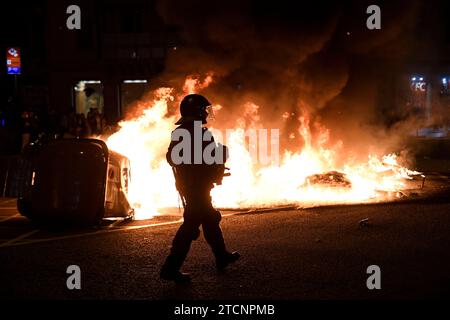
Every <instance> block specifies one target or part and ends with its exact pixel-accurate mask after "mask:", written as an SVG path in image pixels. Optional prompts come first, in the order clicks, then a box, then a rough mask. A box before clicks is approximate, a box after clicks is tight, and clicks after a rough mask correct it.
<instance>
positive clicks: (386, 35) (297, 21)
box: [156, 0, 423, 157]
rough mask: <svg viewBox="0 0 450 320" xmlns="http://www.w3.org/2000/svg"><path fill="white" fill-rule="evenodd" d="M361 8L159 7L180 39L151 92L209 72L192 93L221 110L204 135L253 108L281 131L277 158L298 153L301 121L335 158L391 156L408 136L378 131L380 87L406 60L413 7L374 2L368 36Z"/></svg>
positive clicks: (394, 129)
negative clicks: (326, 133) (210, 78)
mask: <svg viewBox="0 0 450 320" xmlns="http://www.w3.org/2000/svg"><path fill="white" fill-rule="evenodd" d="M370 4H373V3H372V2H368V1H357V2H351V1H350V2H349V1H342V2H337V1H320V0H319V1H312V2H303V1H302V2H298V3H296V2H294V1H290V2H286V3H284V2H280V1H272V2H270V3H268V2H267V3H266V2H265V1H242V0H240V1H220V2H219V1H218V2H214V1H200V0H194V1H174V0H172V1H170V0H168V1H160V2H159V3H158V4H157V9H158V11H159V13H160V15H161V16H162V17H163V19H164V20H165V22H166V23H168V24H170V25H174V26H177V27H178V28H179V29H180V30H181V36H182V40H183V45H182V46H179V47H177V48H176V50H175V48H174V50H172V51H171V52H170V54H169V57H168V60H167V64H166V69H165V71H164V73H163V74H162V75H161V76H160V78H159V79H158V81H156V84H157V85H164V86H174V87H175V88H181V87H182V84H183V82H184V80H185V78H186V76H187V75H199V76H202V75H203V76H204V75H205V74H207V73H208V72H211V71H212V72H213V73H214V78H215V81H214V83H213V84H212V85H210V86H209V87H208V88H206V89H205V90H204V91H202V93H203V94H205V95H206V96H207V97H208V98H209V99H210V100H211V101H212V102H213V103H214V104H220V105H222V106H223V109H222V110H221V111H220V112H219V113H218V114H217V119H216V122H215V123H214V127H217V128H227V127H233V126H235V125H236V123H235V121H236V119H237V118H239V117H242V116H243V114H244V106H245V104H246V103H247V102H253V103H254V104H256V105H258V106H259V116H260V122H261V124H262V126H263V127H265V128H280V129H281V134H282V147H283V148H284V149H288V150H297V151H299V150H301V147H302V145H303V144H304V141H303V139H302V137H301V136H299V135H298V128H299V125H300V118H301V117H302V116H303V117H304V116H308V118H309V120H310V122H309V123H310V125H311V129H312V133H313V134H315V133H316V132H315V129H317V128H319V127H320V128H323V127H326V128H328V129H329V130H330V137H331V140H332V141H331V143H336V142H337V141H338V140H342V141H343V146H344V150H343V152H344V153H345V154H348V155H358V154H360V155H363V156H364V157H366V156H367V154H368V153H369V152H375V153H384V152H387V151H391V150H389V149H392V148H396V147H398V145H399V142H400V140H401V139H398V137H402V136H405V132H406V131H408V130H409V129H410V128H409V126H408V125H405V123H406V122H403V124H396V125H394V126H388V125H387V124H386V123H387V122H386V121H385V120H386V119H385V117H384V116H385V114H384V111H382V110H384V109H389V108H392V107H393V106H392V105H390V104H389V103H385V102H383V101H384V100H383V94H384V93H383V92H382V91H380V88H383V83H386V82H388V83H389V81H390V80H389V79H391V78H392V77H394V76H395V72H403V66H404V62H405V61H407V60H408V59H409V58H411V52H413V51H414V49H415V47H414V44H415V41H414V40H415V39H414V32H415V30H417V24H418V23H419V22H420V20H419V19H418V15H419V13H420V10H421V9H422V7H423V4H422V3H420V2H419V1H396V2H394V1H384V2H378V4H379V5H380V7H381V8H382V29H381V30H376V31H371V30H368V29H367V28H366V19H367V17H368V15H367V14H366V8H367V7H368V6H369V5H370ZM387 87H388V86H387ZM388 91H389V90H388ZM176 103H177V101H175V102H174V106H173V108H174V110H176ZM383 108H384V109H383ZM223 110H226V112H224V111H223ZM380 110H381V111H380ZM174 112H175V111H174ZM314 124H320V126H318V125H314Z"/></svg>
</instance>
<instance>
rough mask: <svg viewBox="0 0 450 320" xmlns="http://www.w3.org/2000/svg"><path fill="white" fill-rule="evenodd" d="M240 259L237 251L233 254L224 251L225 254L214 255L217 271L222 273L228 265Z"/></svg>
mask: <svg viewBox="0 0 450 320" xmlns="http://www.w3.org/2000/svg"><path fill="white" fill-rule="evenodd" d="M240 257H241V255H240V254H239V252H237V251H234V252H228V251H225V253H222V254H220V255H216V267H217V270H219V271H223V270H224V269H225V268H226V267H227V266H228V265H229V264H231V263H233V262H236V261H237V260H239V258H240Z"/></svg>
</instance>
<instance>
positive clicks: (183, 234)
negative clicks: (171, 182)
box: [160, 94, 240, 282]
mask: <svg viewBox="0 0 450 320" xmlns="http://www.w3.org/2000/svg"><path fill="white" fill-rule="evenodd" d="M210 105H211V103H209V101H208V100H207V99H206V98H205V97H203V96H201V95H199V94H190V95H187V96H186V97H184V98H183V100H182V101H181V104H180V113H181V119H180V120H178V121H177V122H176V123H175V124H177V125H179V126H178V127H177V128H176V129H175V130H174V131H173V132H172V141H171V143H170V145H169V149H168V151H167V155H166V158H167V161H168V162H169V164H170V165H171V166H172V169H173V172H174V175H175V180H176V187H177V190H178V192H179V193H180V197H181V199H182V201H183V206H184V213H183V218H184V221H183V224H182V225H181V226H180V228H179V229H178V231H177V233H176V235H175V237H174V239H173V241H172V247H171V250H170V254H169V256H168V257H167V259H166V261H165V263H164V265H163V266H162V268H161V273H160V276H161V278H162V279H164V280H173V281H175V282H189V281H190V280H191V277H190V275H189V274H187V273H182V272H181V271H180V268H181V266H182V264H183V262H184V260H185V258H186V256H187V254H188V252H189V249H190V247H191V243H192V241H193V240H196V239H198V237H199V235H200V229H199V228H200V226H202V230H203V234H204V237H205V239H206V241H207V243H208V244H209V246H210V247H211V249H212V252H213V254H214V256H215V261H216V267H217V269H218V270H219V271H222V270H223V269H224V268H225V267H227V266H228V265H229V264H230V263H233V262H235V261H236V260H238V259H239V257H240V255H239V253H238V252H233V253H231V252H229V251H228V250H227V249H226V247H225V242H224V238H223V235H222V230H221V228H220V225H219V224H220V220H221V215H220V212H219V211H217V210H215V209H214V208H213V205H212V203H211V196H210V191H211V189H212V188H213V187H214V183H216V184H220V183H221V180H222V177H223V176H224V169H225V166H224V163H225V161H226V158H227V152H226V147H225V146H222V145H220V144H215V142H214V138H213V137H212V135H211V132H210V131H208V129H206V128H205V127H203V124H206V122H207V117H208V112H207V110H206V108H207V107H208V106H210ZM181 131H183V132H184V133H189V135H190V139H187V140H188V142H187V145H188V146H189V148H188V150H187V151H188V152H189V151H190V155H188V156H187V157H183V159H184V161H181V163H180V160H179V159H175V158H176V157H177V156H178V154H177V153H175V152H173V151H174V148H175V147H176V146H177V144H178V143H182V142H183V141H182V140H183V139H182V138H178V139H177V138H174V137H179V136H180V135H179V134H178V133H181ZM195 131H197V133H198V132H201V135H202V136H203V135H209V139H210V140H209V141H204V139H202V137H199V136H198V134H197V135H196V134H195ZM195 139H196V140H199V139H200V140H201V141H195ZM185 142H186V141H185ZM195 143H200V145H201V148H198V147H195V146H194V144H195ZM210 143H214V144H215V145H216V147H217V148H220V147H223V150H224V152H223V153H222V154H223V157H222V156H221V157H222V161H218V162H219V163H217V162H216V163H213V164H207V163H206V162H205V160H204V157H203V151H204V150H205V148H206V146H207V145H209V144H210ZM185 145H186V144H185ZM177 149H179V148H177ZM182 152H186V150H183V151H182ZM195 152H197V153H199V152H202V157H201V158H200V161H198V160H199V157H198V156H199V154H197V156H196V155H195ZM184 156H186V154H184ZM186 159H187V161H186Z"/></svg>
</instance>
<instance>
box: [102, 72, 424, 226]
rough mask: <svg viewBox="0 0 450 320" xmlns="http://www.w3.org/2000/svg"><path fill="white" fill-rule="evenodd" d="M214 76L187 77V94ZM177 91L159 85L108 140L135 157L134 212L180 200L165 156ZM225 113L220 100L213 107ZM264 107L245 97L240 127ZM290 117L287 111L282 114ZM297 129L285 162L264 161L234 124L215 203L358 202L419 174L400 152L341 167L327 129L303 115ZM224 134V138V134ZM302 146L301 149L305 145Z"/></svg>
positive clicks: (147, 213) (147, 212) (150, 211)
mask: <svg viewBox="0 0 450 320" xmlns="http://www.w3.org/2000/svg"><path fill="white" fill-rule="evenodd" d="M211 82H212V77H211V75H208V76H207V77H206V78H205V80H204V81H203V82H200V81H198V80H196V79H195V78H193V77H188V78H187V79H186V82H185V85H184V88H183V89H184V94H186V93H192V92H196V91H199V90H201V89H202V88H204V87H206V86H208V85H209V84H210V83H211ZM174 92H175V91H174V89H172V88H160V89H158V90H156V91H155V93H154V96H155V98H154V100H151V101H148V102H145V103H144V105H141V107H143V109H144V111H143V112H142V114H141V115H140V116H138V117H136V118H134V119H132V120H128V121H122V122H121V123H120V124H119V125H120V130H119V131H117V132H116V133H114V134H113V135H111V136H110V137H109V138H107V140H106V143H107V145H108V147H109V148H110V149H112V150H114V151H117V152H119V153H121V154H123V155H125V156H127V157H128V158H129V159H130V161H131V166H132V167H131V183H130V185H129V200H130V202H131V203H132V205H133V206H134V207H135V209H136V218H137V219H145V218H150V217H152V216H154V215H158V214H161V209H163V208H167V207H177V206H179V200H178V193H177V191H176V189H175V183H174V178H173V175H172V170H171V168H170V166H169V165H168V163H167V162H166V159H165V154H166V151H167V147H168V143H169V140H170V135H171V132H172V130H173V129H174V128H175V125H174V123H175V122H176V120H177V115H170V113H169V110H168V104H169V102H171V101H173V100H174V99H175V94H174ZM214 109H215V112H221V109H224V108H222V107H221V106H214ZM258 109H259V107H258V106H257V105H255V104H254V103H251V102H249V103H247V104H246V105H245V106H244V112H243V115H242V118H241V119H237V120H238V121H237V122H236V123H237V124H238V125H237V128H234V129H247V128H248V126H258V121H259V117H258ZM281 117H284V118H287V117H288V115H281ZM299 120H300V127H299V128H298V131H297V132H296V133H293V134H298V135H300V136H301V137H302V138H303V139H304V142H305V143H304V145H303V146H302V147H301V150H298V151H297V152H288V151H285V152H284V153H283V154H281V155H279V163H278V164H273V163H268V164H265V165H262V164H261V163H255V161H253V159H252V156H251V152H250V149H251V146H250V147H249V145H248V143H247V141H246V139H245V137H244V135H243V134H242V133H243V132H242V131H243V130H234V131H232V132H231V134H227V135H226V141H221V142H222V143H224V144H225V145H227V146H228V147H229V152H230V158H229V160H228V161H227V167H229V168H230V170H231V176H229V177H225V178H224V180H223V184H222V185H219V186H216V187H215V188H214V189H213V191H212V197H213V202H214V204H215V205H216V206H217V207H220V208H253V207H267V206H276V205H287V204H294V205H298V206H313V205H323V204H335V203H359V202H368V201H380V200H386V195H387V194H389V192H394V193H395V192H396V191H398V190H401V189H403V188H405V181H406V180H407V179H411V177H412V176H414V175H417V174H419V173H418V172H414V171H411V170H408V169H406V168H404V167H402V166H400V165H399V164H398V163H397V156H396V155H395V154H389V155H386V156H383V157H377V156H375V155H368V157H367V161H366V162H364V163H354V161H348V162H347V163H346V164H345V165H343V166H342V165H341V166H338V165H337V159H338V155H339V144H338V145H336V146H334V147H331V148H330V147H328V148H327V147H325V144H326V142H327V141H328V131H327V130H326V129H322V130H321V134H320V135H319V138H318V139H317V140H318V141H312V135H311V132H310V129H309V120H308V118H307V117H305V116H304V117H302V118H300V119H299ZM219 140H220V139H219ZM299 149H300V148H299Z"/></svg>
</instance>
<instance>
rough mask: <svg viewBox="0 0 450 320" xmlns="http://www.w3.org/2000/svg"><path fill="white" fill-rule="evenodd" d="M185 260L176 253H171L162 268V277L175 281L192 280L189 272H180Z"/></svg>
mask: <svg viewBox="0 0 450 320" xmlns="http://www.w3.org/2000/svg"><path fill="white" fill-rule="evenodd" d="M183 260H184V259H180V258H178V257H176V256H174V255H169V256H168V257H167V259H166V262H165V263H164V265H163V266H162V268H161V272H160V278H161V279H163V280H168V281H175V282H177V283H187V282H190V281H191V276H190V275H189V274H188V273H182V272H180V268H181V265H182V264H183Z"/></svg>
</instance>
